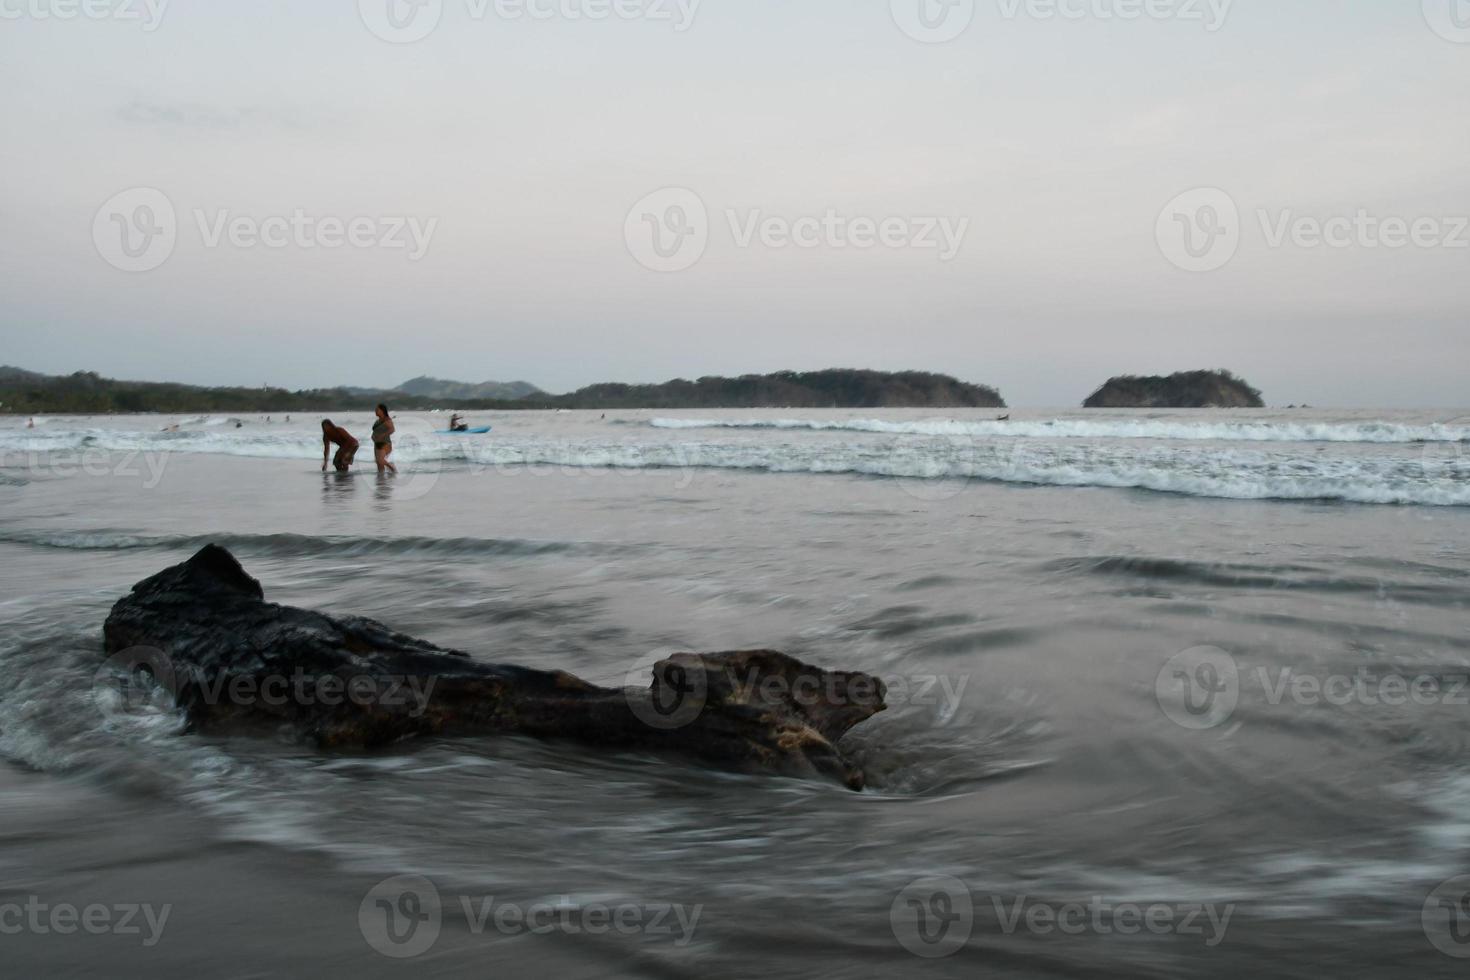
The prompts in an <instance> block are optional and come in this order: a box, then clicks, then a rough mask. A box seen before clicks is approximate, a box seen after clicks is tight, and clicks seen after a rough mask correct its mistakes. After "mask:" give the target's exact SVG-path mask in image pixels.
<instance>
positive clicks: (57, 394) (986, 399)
mask: <svg viewBox="0 0 1470 980" xmlns="http://www.w3.org/2000/svg"><path fill="white" fill-rule="evenodd" d="M439 386H446V387H442V388H441V387H439ZM491 386H495V387H491ZM523 389H530V391H528V392H526V393H525V394H518V393H517V392H519V391H522V390H523ZM486 391H499V392H500V395H499V396H490V395H486V394H485V392H486ZM382 400H387V401H389V402H390V403H391V404H392V406H393V408H394V409H395V410H411V409H433V408H458V409H470V410H476V409H479V410H512V409H548V408H582V409H603V410H606V409H632V408H971V407H985V408H1000V407H1003V406H1004V405H1005V402H1004V401H1003V400H1002V399H1001V397H1000V393H999V392H997V391H996V390H995V389H993V388H988V387H985V386H983V385H972V384H967V383H965V382H963V381H957V380H955V379H954V378H951V377H948V376H946V375H942V374H927V373H923V372H917V371H908V372H899V373H888V372H882V371H859V370H847V369H833V370H828V371H813V372H807V373H797V372H791V371H783V372H778V373H776V374H765V375H745V376H743V377H739V378H714V377H710V378H700V379H699V380H697V381H684V380H675V381H669V382H666V383H664V384H656V385H626V384H599V385H592V386H591V387H588V388H583V389H581V390H580V391H576V392H573V393H571V394H568V395H548V394H546V393H545V392H542V391H539V390H538V389H535V388H534V386H532V385H529V384H526V383H525V382H512V383H510V384H508V385H502V384H500V383H499V382H487V383H486V384H484V385H463V384H461V383H460V382H441V381H437V380H436V379H433V378H416V379H414V380H413V381H410V382H406V383H405V384H404V385H403V386H402V387H401V388H399V389H395V390H387V391H384V390H380V389H374V388H348V387H340V388H319V389H308V390H303V391H287V390H286V389H283V388H268V387H267V388H204V387H198V386H195V385H183V384H170V383H161V382H152V381H116V380H113V379H111V378H104V377H101V376H100V375H98V374H95V373H93V372H90V371H79V372H77V373H76V374H69V375H64V376H55V375H44V374H36V373H35V372H31V371H23V370H21V369H20V368H8V367H0V413H8V414H12V415H40V414H60V413H77V414H107V413H113V412H116V413H131V412H281V413H286V412H310V411H327V410H338V411H343V410H366V409H371V408H372V406H373V405H374V404H376V403H377V402H379V401H382Z"/></svg>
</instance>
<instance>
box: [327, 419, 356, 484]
mask: <svg viewBox="0 0 1470 980" xmlns="http://www.w3.org/2000/svg"><path fill="white" fill-rule="evenodd" d="M333 446H336V447H337V454H336V455H335V456H333V457H332V465H333V466H334V467H336V469H337V472H338V473H346V472H347V471H348V469H350V468H351V466H352V460H353V458H354V457H355V456H356V455H357V440H356V439H354V438H352V433H350V432H348V431H347V430H346V429H344V428H342V427H341V426H340V425H337V424H336V423H335V422H333V421H332V420H331V419H322V472H326V469H327V455H328V454H329V453H331V451H332V447H333Z"/></svg>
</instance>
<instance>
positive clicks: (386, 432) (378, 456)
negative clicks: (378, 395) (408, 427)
mask: <svg viewBox="0 0 1470 980" xmlns="http://www.w3.org/2000/svg"><path fill="white" fill-rule="evenodd" d="M395 431H397V428H396V426H394V425H393V418H392V416H390V415H389V414H388V406H387V405H379V406H378V420H377V421H376V422H374V423H373V461H374V462H376V463H377V464H378V472H379V473H382V472H383V471H384V470H387V471H388V472H390V473H393V474H395V475H396V474H397V473H398V467H396V466H394V465H393V464H392V463H390V462H388V457H389V456H392V455H393V433H394V432H395Z"/></svg>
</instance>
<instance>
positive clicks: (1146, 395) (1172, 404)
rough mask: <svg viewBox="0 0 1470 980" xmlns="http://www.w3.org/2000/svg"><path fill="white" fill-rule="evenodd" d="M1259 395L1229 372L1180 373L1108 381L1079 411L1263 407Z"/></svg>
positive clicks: (1120, 377) (1128, 375)
mask: <svg viewBox="0 0 1470 980" xmlns="http://www.w3.org/2000/svg"><path fill="white" fill-rule="evenodd" d="M1264 405H1265V403H1264V402H1262V401H1261V393H1260V392H1259V391H1258V390H1256V389H1255V388H1252V387H1251V386H1250V385H1249V384H1247V383H1246V382H1245V379H1243V378H1238V377H1236V376H1235V375H1233V374H1231V373H1230V372H1229V371H1224V370H1220V371H1182V372H1180V373H1178V374H1171V375H1169V376H1168V377H1167V378H1165V377H1159V376H1154V377H1146V378H1145V377H1138V376H1136V375H1131V374H1127V375H1121V376H1119V377H1116V378H1112V379H1110V380H1109V381H1108V382H1107V384H1105V385H1103V386H1102V387H1101V388H1099V389H1098V390H1097V391H1095V392H1093V393H1092V396H1091V397H1090V398H1088V399H1087V401H1085V402H1083V403H1082V407H1083V408H1263V407H1264Z"/></svg>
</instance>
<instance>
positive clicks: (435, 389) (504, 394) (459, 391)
mask: <svg viewBox="0 0 1470 980" xmlns="http://www.w3.org/2000/svg"><path fill="white" fill-rule="evenodd" d="M393 392H394V393H401V394H404V395H408V396H410V397H412V398H434V399H439V400H443V401H454V402H465V401H486V400H489V401H507V402H508V401H515V400H516V399H517V398H529V397H531V396H532V395H544V394H546V393H545V392H544V391H542V390H541V389H540V388H537V387H536V386H535V385H533V384H531V383H529V382H527V381H482V382H480V383H479V384H466V383H465V382H463V381H445V380H443V379H442V378H428V377H420V378H414V379H412V380H410V381H405V382H403V384H401V385H399V386H398V387H397V388H394V389H393Z"/></svg>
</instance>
